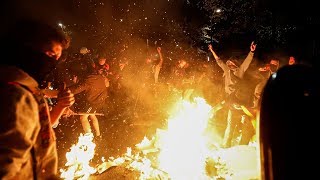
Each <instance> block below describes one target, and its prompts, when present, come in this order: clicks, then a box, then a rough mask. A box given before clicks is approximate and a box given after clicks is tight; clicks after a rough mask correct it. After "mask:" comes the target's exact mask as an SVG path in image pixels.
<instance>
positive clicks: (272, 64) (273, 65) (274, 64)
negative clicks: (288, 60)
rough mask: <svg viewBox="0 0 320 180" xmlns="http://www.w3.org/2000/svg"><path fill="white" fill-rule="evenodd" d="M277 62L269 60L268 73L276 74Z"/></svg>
mask: <svg viewBox="0 0 320 180" xmlns="http://www.w3.org/2000/svg"><path fill="white" fill-rule="evenodd" d="M279 65H280V64H279V60H277V59H271V60H270V71H271V72H272V73H274V72H276V71H277V70H278V69H279Z"/></svg>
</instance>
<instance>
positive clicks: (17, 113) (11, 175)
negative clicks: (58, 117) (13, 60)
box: [0, 66, 58, 179]
mask: <svg viewBox="0 0 320 180" xmlns="http://www.w3.org/2000/svg"><path fill="white" fill-rule="evenodd" d="M0 99H1V108H0V114H1V118H0V122H1V127H0V154H1V155H0V179H50V178H52V177H55V176H56V174H57V166H58V163H57V162H58V161H57V151H56V142H55V139H56V138H55V133H54V131H53V129H52V126H51V123H50V115H49V109H48V104H47V102H46V101H45V99H44V98H43V95H42V94H41V92H40V90H39V88H38V83H37V81H36V80H35V79H33V78H32V77H31V76H29V75H28V74H27V73H26V72H24V71H23V70H21V69H19V68H17V67H14V66H0Z"/></svg>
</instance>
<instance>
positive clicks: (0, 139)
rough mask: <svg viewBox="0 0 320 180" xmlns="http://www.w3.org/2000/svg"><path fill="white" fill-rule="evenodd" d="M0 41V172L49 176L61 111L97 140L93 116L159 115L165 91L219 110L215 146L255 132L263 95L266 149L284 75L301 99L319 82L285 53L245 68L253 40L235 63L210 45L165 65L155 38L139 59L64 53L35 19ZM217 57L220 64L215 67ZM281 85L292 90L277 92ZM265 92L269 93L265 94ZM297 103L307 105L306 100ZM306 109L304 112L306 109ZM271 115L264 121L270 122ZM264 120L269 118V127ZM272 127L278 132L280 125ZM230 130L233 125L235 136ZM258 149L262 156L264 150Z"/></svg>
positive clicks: (65, 41) (56, 36) (63, 44)
mask: <svg viewBox="0 0 320 180" xmlns="http://www.w3.org/2000/svg"><path fill="white" fill-rule="evenodd" d="M21 29H23V31H21ZM3 42H5V43H4V45H5V46H6V47H3V48H4V49H8V51H10V52H13V53H10V56H8V57H7V56H4V57H3V60H2V61H1V67H0V73H1V76H0V83H1V86H0V87H1V88H0V96H1V100H2V101H1V104H2V105H1V110H0V111H1V114H2V118H1V124H2V126H1V128H0V152H1V155H0V164H1V168H0V177H1V179H55V178H58V176H57V161H58V158H57V149H56V142H55V140H56V137H55V132H54V128H55V127H57V126H58V124H59V119H60V118H61V116H69V115H72V114H78V115H79V117H80V118H79V121H80V123H81V125H82V128H83V132H84V133H94V134H95V139H100V140H102V139H103V134H102V133H101V131H100V127H99V120H98V118H99V117H97V115H98V114H104V115H105V117H106V118H108V116H109V115H111V112H112V109H117V110H116V111H114V112H116V113H122V112H121V111H131V112H132V115H134V116H135V117H141V116H143V115H145V114H150V113H151V114H152V113H164V112H165V110H164V109H166V108H168V105H169V104H170V103H171V102H172V101H174V99H177V98H178V99H184V100H189V101H192V98H193V97H196V96H202V97H204V98H205V99H206V100H207V101H208V102H209V103H210V104H211V105H212V106H214V107H215V108H214V110H215V113H217V114H219V113H221V117H222V119H223V120H222V122H224V124H223V133H222V139H223V141H222V142H221V147H223V148H228V147H231V146H234V145H239V144H249V142H250V141H251V140H252V138H253V137H254V136H255V134H256V129H255V126H254V124H253V123H252V122H251V121H252V117H254V116H256V115H259V113H257V114H256V112H259V111H260V103H262V107H261V126H264V127H266V129H264V130H263V131H262V134H263V136H261V138H262V139H263V141H262V142H266V143H267V144H263V146H262V147H263V148H262V149H266V150H265V151H267V150H268V149H267V147H269V146H268V145H269V144H270V143H269V141H265V140H266V139H267V140H270V141H274V139H276V137H275V138H274V139H269V136H272V137H274V135H273V134H272V133H271V131H272V132H273V127H274V126H277V123H278V121H282V119H288V117H291V115H292V114H291V115H290V113H289V112H288V113H287V114H285V115H283V116H286V117H287V118H286V117H283V116H278V117H279V118H280V119H279V120H277V121H276V120H275V119H277V118H278V117H276V116H275V115H274V112H276V111H277V110H278V109H277V108H276V107H278V106H279V107H278V108H281V107H282V105H283V106H285V107H288V104H287V103H286V102H288V101H289V100H290V102H291V101H292V102H294V99H293V98H295V95H296V94H294V93H298V92H296V91H295V89H296V86H294V83H293V84H291V83H292V81H291V80H290V78H291V77H292V78H294V79H293V80H298V82H299V83H302V85H303V86H301V88H304V89H302V90H303V92H304V94H303V98H302V100H304V99H305V98H306V97H308V101H307V102H306V103H307V104H308V103H309V101H310V99H311V100H314V99H312V97H313V96H315V97H317V98H319V96H318V95H319V91H314V88H319V86H318V85H319V84H317V83H319V82H318V80H317V79H315V78H314V76H313V75H314V74H309V69H308V68H306V67H305V66H304V65H295V64H296V63H297V62H296V60H295V58H294V57H290V58H289V61H288V64H286V65H285V68H283V69H282V68H281V67H280V61H279V60H278V59H276V58H272V59H270V62H269V63H268V64H267V65H265V66H263V67H257V66H252V65H251V64H252V62H253V61H255V60H254V53H255V51H256V48H257V44H255V43H254V42H252V43H251V45H250V47H249V53H248V55H247V56H246V57H245V58H244V60H243V61H242V62H241V61H240V59H236V58H233V57H229V58H227V59H224V60H223V59H220V57H219V56H218V55H217V53H216V52H215V50H214V48H213V45H211V44H210V45H209V46H208V52H210V53H212V56H213V59H214V60H213V61H206V59H205V60H200V61H196V62H195V61H190V60H189V59H190V57H187V56H181V57H179V58H178V59H176V61H175V60H173V61H174V62H173V63H172V62H171V64H174V65H173V66H170V67H168V66H165V64H166V63H167V62H166V61H169V58H166V57H165V54H166V53H165V52H163V48H161V47H160V46H158V47H155V48H154V49H151V50H150V51H149V52H147V53H146V55H145V56H144V58H143V60H142V61H138V60H137V59H133V60H132V58H131V57H130V58H129V57H122V58H121V59H116V58H112V57H110V55H109V56H108V55H107V54H106V52H98V53H93V52H92V51H91V50H89V49H88V48H86V47H82V48H81V49H80V50H79V52H76V53H75V54H73V55H70V54H69V55H66V54H64V53H63V51H64V50H65V49H67V48H68V46H69V44H70V39H69V38H68V37H67V36H66V35H65V34H64V33H63V32H60V31H59V30H57V29H55V28H54V27H51V26H49V25H47V24H44V23H40V22H34V21H22V22H19V23H17V25H16V26H14V27H13V28H12V29H10V31H9V34H8V35H6V37H5V38H4V41H3ZM71 43H72V42H71ZM170 61H172V60H170ZM216 65H217V67H220V68H221V69H218V68H215V67H216ZM289 65H292V69H293V72H292V73H293V74H291V75H290V76H289V77H287V75H282V74H285V73H286V71H288V72H291V70H290V67H287V66H289ZM250 68H251V71H254V72H255V73H256V74H258V77H259V78H257V79H256V82H255V83H252V84H253V85H252V86H253V88H251V89H250V88H248V86H247V84H245V83H246V82H245V78H246V73H247V71H248V70H249V69H250ZM300 68H301V69H300ZM164 69H166V70H164ZM252 69H253V70H252ZM279 69H280V70H279ZM221 70H222V71H221ZM296 71H297V72H296ZM297 74H303V76H301V77H304V75H305V74H306V76H307V75H309V76H308V77H306V78H311V79H310V81H307V83H306V84H305V83H304V79H301V78H299V77H300V76H297ZM283 78H284V80H282V79H283ZM287 79H289V80H288V82H287V81H286V80H287ZM280 82H281V83H287V84H286V85H288V86H285V85H284V86H285V87H286V88H288V89H285V90H283V89H282V88H281V87H278V86H282V85H281V84H279V83H280ZM298 85H299V84H298ZM298 85H297V87H298ZM313 85H314V86H313ZM269 86H270V87H269ZM271 86H272V88H273V86H275V88H279V94H277V95H275V96H272V93H274V92H273V91H272V90H271V89H270V88H271ZM265 87H267V88H265ZM299 87H300V86H299ZM264 88H265V90H264ZM263 90H264V91H263ZM276 90H278V89H276ZM276 90H274V91H276ZM280 90H281V91H280ZM302 90H301V92H302ZM317 90H319V89H317ZM286 92H289V94H290V95H292V96H288V97H287V96H282V94H280V93H283V94H285V93H286ZM290 92H292V93H290ZM301 92H300V91H299V93H301ZM314 94H315V95H314ZM300 95H301V94H300ZM269 96H270V97H271V96H272V97H271V99H270V97H269ZM286 97H287V98H286ZM309 97H310V98H309ZM274 98H275V99H278V98H279V99H282V98H286V99H285V100H284V101H280V100H279V102H281V103H284V102H285V104H281V105H279V104H278V102H270V101H271V100H273V99H274ZM270 103H271V104H272V105H271V104H270ZM129 104H130V105H131V107H130V108H129ZM274 104H277V106H273V105H274ZM115 105H116V106H115ZM111 106H115V107H111ZM298 106H299V105H296V106H294V107H293V104H291V105H290V107H292V108H293V109H294V112H296V110H297V111H299V108H298ZM302 106H303V105H302ZM270 107H272V108H270ZM297 108H298V109H297ZM303 110H306V111H307V109H305V108H303ZM288 111H290V109H289V107H288ZM114 112H113V113H114ZM306 117H309V116H308V115H307V114H306ZM270 118H272V119H273V120H272V121H270V122H269V120H270ZM299 118H300V116H299ZM301 118H303V117H302V116H301ZM297 121H299V120H298V119H297ZM91 123H92V126H93V130H92V128H91ZM269 123H271V124H272V123H274V124H272V125H270V126H272V127H270V126H269V125H268V124H269ZM286 123H287V122H281V124H284V126H283V127H282V126H281V128H284V129H285V124H286ZM297 123H298V122H297ZM265 124H266V125H265ZM288 124H289V123H288ZM311 126H312V125H311ZM277 127H278V126H277ZM239 128H240V129H239ZM306 128H308V127H306ZM270 129H272V130H271V131H270V132H269V130H270ZM277 130H279V133H280V131H281V130H282V129H280V128H277ZM235 131H238V132H241V133H242V138H241V140H240V141H238V142H236V139H237V137H235V134H237V133H236V132H235ZM288 133H290V134H292V133H293V132H291V131H290V132H289V131H288ZM279 135H280V134H277V137H278V136H279ZM287 139H290V138H289V137H288V138H287ZM285 140H286V139H284V140H283V141H285ZM289 142H290V143H291V141H289ZM292 144H293V143H292ZM292 144H290V146H293V145H292ZM272 149H274V152H275V154H274V156H273V157H276V156H277V157H276V158H279V157H278V154H276V153H278V151H279V153H283V152H282V151H281V150H279V149H276V147H274V146H272ZM265 151H264V152H262V153H263V155H264V156H265V155H269V154H268V153H267V152H265ZM280 155H282V154H279V156H280ZM262 159H263V158H262ZM264 160H269V158H264ZM263 162H264V165H265V167H270V165H269V164H266V161H263ZM274 166H276V165H274ZM283 166H286V164H283ZM276 173H278V172H276V171H275V172H274V174H275V175H276ZM285 175H287V174H285ZM281 177H284V176H281ZM267 179H269V178H267ZM280 179H281V178H280Z"/></svg>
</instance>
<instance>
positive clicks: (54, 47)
mask: <svg viewBox="0 0 320 180" xmlns="http://www.w3.org/2000/svg"><path fill="white" fill-rule="evenodd" d="M62 49H63V48H62V45H61V44H60V43H58V42H52V43H51V45H50V46H48V47H46V48H44V49H43V52H44V53H45V54H46V55H47V56H49V57H51V58H53V59H55V60H58V59H59V58H60V57H61V54H62Z"/></svg>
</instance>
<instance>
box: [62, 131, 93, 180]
mask: <svg viewBox="0 0 320 180" xmlns="http://www.w3.org/2000/svg"><path fill="white" fill-rule="evenodd" d="M95 147H96V144H95V143H93V134H92V133H87V134H85V135H82V134H80V136H79V139H78V143H77V144H74V145H72V147H71V148H70V151H69V152H67V153H66V158H67V163H66V164H65V166H67V169H66V170H64V169H60V172H61V176H60V177H61V178H63V179H66V180H72V179H79V180H80V179H81V180H86V179H89V177H90V175H91V174H94V173H95V172H96V169H95V168H93V167H91V166H90V165H89V163H90V161H91V159H93V157H94V152H95V151H94V150H95Z"/></svg>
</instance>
